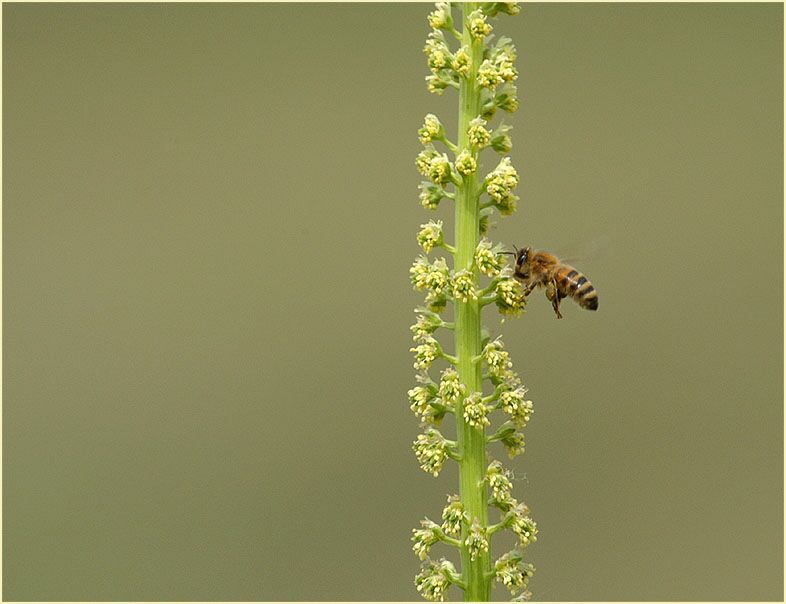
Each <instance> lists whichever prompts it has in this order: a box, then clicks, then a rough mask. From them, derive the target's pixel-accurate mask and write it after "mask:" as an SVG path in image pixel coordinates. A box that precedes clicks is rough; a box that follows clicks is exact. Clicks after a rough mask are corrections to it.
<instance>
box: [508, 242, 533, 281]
mask: <svg viewBox="0 0 786 604" xmlns="http://www.w3.org/2000/svg"><path fill="white" fill-rule="evenodd" d="M514 249H515V250H516V251H515V253H514V254H513V255H514V256H515V257H516V274H517V275H518V276H519V277H521V278H523V279H528V278H529V265H528V261H529V257H530V254H531V253H532V248H531V247H529V246H528V247H522V248H517V247H515V246H514Z"/></svg>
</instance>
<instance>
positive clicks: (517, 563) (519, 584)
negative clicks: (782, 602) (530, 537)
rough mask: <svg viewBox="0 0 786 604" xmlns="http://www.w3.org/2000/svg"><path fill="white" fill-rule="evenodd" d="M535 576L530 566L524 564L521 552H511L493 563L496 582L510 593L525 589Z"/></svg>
mask: <svg viewBox="0 0 786 604" xmlns="http://www.w3.org/2000/svg"><path fill="white" fill-rule="evenodd" d="M534 574H535V567H534V566H532V564H529V563H527V564H525V563H524V562H523V558H522V555H521V552H519V551H516V550H513V551H510V552H508V553H507V554H505V555H504V556H502V557H501V558H500V559H499V560H497V561H496V562H495V563H494V575H495V576H496V578H497V581H499V582H500V583H502V584H503V585H504V586H505V587H507V588H508V589H509V590H510V592H511V593H516V592H517V591H519V590H520V589H526V588H527V585H528V584H529V580H530V579H531V578H532V576H533V575H534Z"/></svg>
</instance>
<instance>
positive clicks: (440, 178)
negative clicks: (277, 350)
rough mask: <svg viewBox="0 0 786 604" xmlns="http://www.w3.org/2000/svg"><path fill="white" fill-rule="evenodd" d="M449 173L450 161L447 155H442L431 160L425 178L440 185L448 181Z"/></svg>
mask: <svg viewBox="0 0 786 604" xmlns="http://www.w3.org/2000/svg"><path fill="white" fill-rule="evenodd" d="M451 171H452V170H451V166H450V160H449V159H448V156H447V154H446V153H443V154H442V155H437V156H436V157H434V158H433V159H432V160H431V164H430V165H429V171H428V175H427V176H428V177H429V178H430V179H431V181H432V182H433V183H434V184H437V185H441V184H445V183H446V182H448V181H449V180H450V174H451Z"/></svg>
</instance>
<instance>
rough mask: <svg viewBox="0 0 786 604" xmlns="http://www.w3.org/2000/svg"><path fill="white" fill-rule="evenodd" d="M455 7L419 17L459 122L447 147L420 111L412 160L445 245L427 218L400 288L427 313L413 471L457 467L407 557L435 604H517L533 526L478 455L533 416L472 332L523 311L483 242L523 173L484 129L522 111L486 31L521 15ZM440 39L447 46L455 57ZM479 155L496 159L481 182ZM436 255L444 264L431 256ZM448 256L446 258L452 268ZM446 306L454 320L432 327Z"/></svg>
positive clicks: (495, 6)
mask: <svg viewBox="0 0 786 604" xmlns="http://www.w3.org/2000/svg"><path fill="white" fill-rule="evenodd" d="M457 6H458V5H457ZM460 6H461V15H460V18H459V17H455V16H454V12H453V7H452V6H451V4H450V3H448V2H438V3H437V4H436V8H435V10H434V11H433V12H431V13H430V14H429V16H428V22H429V25H430V27H431V32H430V33H429V35H428V39H427V41H426V46H425V48H424V52H425V53H426V55H427V62H428V66H429V69H430V71H431V73H430V75H428V76H427V77H426V82H427V86H428V89H429V91H431V92H433V93H435V94H438V95H441V94H443V93H444V91H445V90H447V89H448V88H455V89H456V90H458V93H459V120H458V129H457V132H456V140H455V142H454V141H452V140H450V139H449V138H448V131H447V129H446V128H445V126H444V125H443V124H442V123H441V122H440V120H439V118H438V117H437V116H436V115H434V114H428V115H427V116H426V117H425V119H424V122H423V125H422V127H421V128H420V130H418V136H419V139H420V142H421V143H422V144H423V151H421V152H420V153H419V154H418V156H417V158H416V160H415V163H416V166H417V169H418V171H419V172H420V173H421V174H422V175H423V176H424V177H425V178H427V179H428V180H425V181H423V182H422V183H421V184H420V202H421V204H422V205H423V207H424V208H426V209H427V210H437V209H438V208H439V207H440V205H441V204H442V203H443V200H445V199H447V200H449V201H450V202H453V203H454V219H455V224H454V243H453V244H450V243H449V242H448V241H447V238H446V234H445V232H444V222H443V220H429V221H428V222H426V223H425V224H422V225H421V227H420V231H419V232H418V234H417V242H418V244H419V245H420V247H421V248H422V249H423V252H424V253H423V254H422V255H420V256H419V257H418V258H417V259H416V260H415V262H414V264H413V265H412V268H410V278H411V281H412V285H413V286H414V288H415V289H416V290H418V291H421V292H424V293H425V305H424V306H423V307H421V308H418V309H416V313H417V320H416V322H415V324H414V325H413V326H412V328H411V329H412V333H413V339H414V341H415V345H414V346H413V348H412V349H411V351H412V352H413V353H414V355H415V361H414V368H415V370H416V371H417V374H416V381H417V385H416V386H414V387H413V388H412V389H411V390H410V391H409V392H408V394H409V401H410V408H411V409H412V411H413V412H414V413H415V414H416V415H417V416H418V417H419V418H420V420H421V421H422V423H423V426H424V430H423V433H422V434H420V435H419V436H418V437H417V439H416V440H415V442H414V444H413V449H414V451H415V455H416V456H417V459H418V462H419V463H420V467H421V468H422V469H423V470H424V471H425V472H428V473H429V474H432V475H434V476H438V475H439V473H440V471H441V470H442V468H443V467H444V464H445V462H446V461H447V460H448V459H451V460H454V461H456V462H457V463H458V464H459V476H460V484H459V494H458V495H450V496H449V497H448V499H447V505H446V506H445V508H444V509H443V510H442V524H437V523H436V522H433V521H431V520H429V519H428V518H426V519H425V520H423V521H421V528H418V529H413V534H412V542H413V547H412V549H413V550H414V552H415V554H416V555H417V556H418V557H419V558H420V559H421V560H423V566H422V569H421V571H420V573H419V574H418V575H417V577H416V578H415V585H416V588H417V590H418V592H420V594H421V595H422V596H423V597H424V598H426V599H427V600H438V601H442V600H444V599H445V598H446V596H447V590H448V588H449V587H450V586H451V585H455V586H457V587H459V588H461V589H463V590H464V597H465V599H466V600H475V601H486V600H488V599H489V595H490V590H491V582H492V580H494V579H496V580H497V581H499V582H500V583H502V584H503V585H504V586H506V587H507V588H509V589H510V591H511V592H512V593H513V594H514V595H515V596H516V599H527V598H528V597H529V595H530V593H529V591H528V590H527V587H528V584H529V580H530V577H531V576H532V574H533V571H534V568H533V566H532V565H531V564H529V563H525V562H524V558H523V555H524V554H523V550H524V548H526V547H527V546H528V545H529V544H530V543H532V542H533V541H535V540H536V538H537V533H538V528H537V525H536V524H535V522H534V521H533V520H532V518H531V517H530V513H529V508H527V506H526V505H524V504H523V503H521V502H519V501H518V500H516V499H514V497H513V495H512V492H513V483H512V481H511V479H512V473H511V472H510V471H509V470H507V469H506V468H505V467H504V466H503V465H502V463H501V462H500V461H497V460H490V459H488V458H487V452H486V448H487V447H488V446H489V445H490V444H491V443H494V442H499V443H501V444H502V446H503V447H504V448H505V449H506V450H507V453H508V455H509V456H510V457H511V458H512V457H514V456H516V455H518V454H520V453H523V452H524V436H523V434H522V430H523V428H524V427H525V426H526V425H527V423H528V422H529V419H530V416H531V415H532V411H533V406H532V401H530V400H527V399H526V394H527V389H526V388H525V387H524V385H523V384H522V382H521V379H520V378H519V377H518V376H517V375H516V373H515V372H514V371H513V369H512V367H513V363H512V361H511V360H510V356H509V354H508V352H507V351H506V350H505V347H504V344H503V342H502V340H501V338H499V337H498V338H496V339H494V340H492V339H491V337H490V336H489V335H488V331H487V330H485V329H484V328H483V327H482V325H481V313H482V311H483V309H484V308H485V307H487V306H489V305H491V304H494V305H495V306H496V307H497V310H498V311H499V313H501V314H502V315H503V316H517V315H519V314H520V313H521V312H522V311H523V309H524V305H525V303H526V297H525V295H524V292H523V291H522V288H521V286H520V284H519V282H518V281H517V280H516V279H515V278H514V277H513V271H512V269H511V267H510V266H509V265H508V264H507V263H506V261H505V260H503V256H502V255H501V253H500V252H501V251H502V250H501V247H500V246H499V245H495V244H493V243H492V242H491V241H489V240H488V239H486V238H485V235H486V234H487V232H488V228H489V222H490V220H491V218H492V216H493V215H494V212H495V210H496V212H497V213H499V214H500V215H502V216H507V215H510V214H512V213H513V212H514V211H515V210H516V206H517V202H518V197H517V196H516V194H515V193H514V191H515V189H516V187H517V186H518V184H519V175H518V173H517V172H516V169H515V168H514V167H513V165H512V164H511V161H510V158H509V157H506V156H504V155H505V154H506V153H508V152H509V151H510V149H511V146H512V143H511V139H510V135H509V131H510V126H506V125H504V124H499V125H497V126H496V127H491V126H490V121H491V120H492V119H493V118H494V116H495V114H496V113H497V111H498V110H502V111H505V112H514V111H516V109H517V108H518V100H517V96H516V85H515V83H514V82H515V80H516V79H517V77H518V72H517V71H516V68H515V67H514V62H515V59H516V49H515V47H514V46H513V43H512V42H511V40H510V39H509V38H506V37H499V38H497V39H496V41H494V36H493V34H492V31H493V27H492V25H491V22H490V20H491V19H493V18H495V17H497V16H498V15H499V14H501V13H506V14H509V15H515V14H517V13H518V12H519V7H518V5H517V4H516V3H511V2H484V3H464V4H461V5H460ZM457 12H458V11H457ZM454 17H455V18H454ZM457 26H458V27H460V29H457ZM450 38H454V39H455V41H456V42H455V44H454V45H453V47H451V45H450V44H449V43H448V40H449V39H450ZM484 149H491V150H492V151H494V152H496V153H498V154H500V155H503V157H502V158H501V159H500V160H499V162H498V164H497V166H496V167H495V168H494V169H492V170H491V171H490V172H489V173H488V174H486V175H485V176H480V174H482V170H481V168H482V166H481V161H480V158H481V152H482V151H483V150H484ZM451 158H452V159H451ZM443 253H444V254H443ZM432 254H434V255H435V256H436V255H437V254H443V255H440V257H436V258H434V259H432V257H431V255H432ZM445 255H447V256H448V257H449V258H452V267H451V266H450V263H449V262H448V260H447V259H446V257H445ZM448 303H450V304H451V305H452V308H453V315H454V317H453V321H446V320H445V319H444V318H443V316H442V313H443V312H445V311H446V310H447V307H448ZM442 330H452V331H453V332H454V339H455V345H456V350H455V354H450V353H449V352H446V351H445V350H444V348H443V347H442V345H441V344H440V342H439V341H438V340H437V334H439V333H440V332H441V331H442ZM437 364H444V365H445V368H444V369H442V370H441V372H440V374H439V379H438V380H436V379H434V378H433V377H432V373H431V371H432V370H434V368H435V365H437ZM447 415H452V416H453V417H454V419H455V423H456V432H457V440H455V441H452V440H449V439H447V438H445V437H444V436H443V434H442V433H441V432H440V430H439V426H440V424H441V422H442V420H443V419H444V418H445V417H446V416H447ZM499 417H501V421H500V422H499V425H498V427H497V429H496V430H494V431H492V430H491V426H492V425H493V423H494V421H496V419H497V418H499ZM487 430H488V431H487ZM489 507H493V508H496V510H497V512H498V516H499V518H498V521H497V522H496V523H494V524H491V523H490V522H489ZM504 529H509V530H510V531H512V532H513V533H514V534H515V536H516V537H517V546H516V547H515V548H514V549H513V550H511V551H509V552H507V553H506V554H504V555H502V556H501V557H500V558H498V559H497V560H496V561H492V560H493V558H492V548H491V540H492V536H493V535H494V534H495V533H497V532H498V531H502V530H504ZM438 543H442V544H444V545H447V546H450V547H453V548H456V549H458V550H459V552H460V558H461V570H460V571H459V570H457V568H456V566H455V565H454V564H453V562H451V561H449V560H447V559H445V558H441V559H439V560H433V559H432V558H431V557H430V554H431V548H432V547H433V546H435V545H437V544H438Z"/></svg>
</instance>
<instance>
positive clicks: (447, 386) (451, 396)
mask: <svg viewBox="0 0 786 604" xmlns="http://www.w3.org/2000/svg"><path fill="white" fill-rule="evenodd" d="M466 392H467V387H466V386H464V384H462V383H461V380H459V375H458V373H457V372H456V370H455V369H453V368H452V367H449V368H448V369H445V371H443V372H442V379H441V380H440V382H439V397H440V398H441V399H442V400H443V401H445V402H448V403H454V402H456V401H457V400H458V399H459V398H460V397H462V396H464V394H466Z"/></svg>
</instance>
